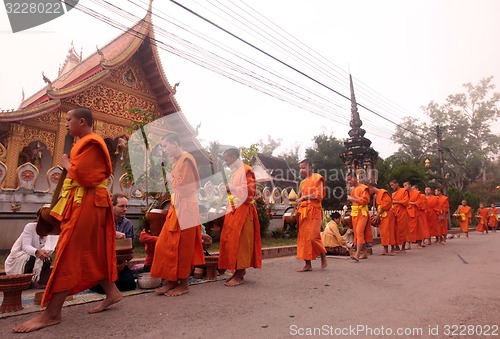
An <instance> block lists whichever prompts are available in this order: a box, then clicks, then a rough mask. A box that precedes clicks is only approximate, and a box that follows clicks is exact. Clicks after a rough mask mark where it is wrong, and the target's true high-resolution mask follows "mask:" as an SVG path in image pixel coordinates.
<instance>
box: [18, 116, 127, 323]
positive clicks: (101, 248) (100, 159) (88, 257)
mask: <svg viewBox="0 0 500 339" xmlns="http://www.w3.org/2000/svg"><path fill="white" fill-rule="evenodd" d="M92 124H93V117H92V113H91V112H90V110H89V109H88V108H84V107H78V108H75V109H72V110H70V111H69V112H68V113H67V115H66V128H67V129H68V132H69V134H70V135H71V136H73V137H74V138H76V139H78V140H77V141H76V144H75V145H74V146H73V148H72V150H71V154H70V156H69V157H68V155H66V154H63V156H62V158H61V166H62V167H64V168H65V169H67V171H68V175H67V178H66V180H65V181H64V186H63V192H62V196H63V197H67V199H64V198H63V199H59V202H58V203H57V204H56V206H55V207H54V208H53V209H52V212H51V215H53V216H54V217H56V218H57V219H58V220H60V221H61V233H60V235H59V242H58V245H57V251H56V259H55V262H54V268H53V269H52V273H51V275H50V278H49V282H48V284H47V287H46V289H45V293H44V296H43V299H42V307H43V306H44V305H46V304H47V303H48V305H47V308H45V310H44V311H43V312H42V313H41V314H39V315H37V316H36V317H34V318H32V319H30V320H28V321H26V322H24V323H22V324H20V325H18V326H17V327H15V328H14V329H13V331H14V332H31V331H35V330H38V329H41V328H44V327H47V326H51V325H55V324H58V323H59V322H61V311H62V306H63V303H64V300H65V299H66V297H67V296H68V295H71V294H75V293H78V292H81V291H83V290H86V289H88V288H90V287H92V286H94V285H95V284H96V283H99V284H100V285H101V286H102V287H103V289H104V291H105V292H106V298H105V299H104V300H103V301H101V302H100V303H99V305H97V306H96V307H94V308H92V309H90V310H89V313H96V312H100V311H103V310H105V309H106V308H108V307H109V306H110V305H112V304H114V303H117V302H119V301H120V300H121V299H122V295H121V293H120V291H118V289H117V288H116V286H115V284H114V283H113V282H114V281H115V280H116V279H117V270H116V252H115V236H116V235H115V233H116V231H115V225H114V221H113V209H112V203H111V199H110V197H109V193H108V189H107V182H108V178H109V177H110V176H111V174H112V166H111V159H110V156H109V153H108V149H107V147H106V143H105V142H104V140H103V139H102V138H101V137H100V136H98V135H96V134H94V133H93V132H92Z"/></svg>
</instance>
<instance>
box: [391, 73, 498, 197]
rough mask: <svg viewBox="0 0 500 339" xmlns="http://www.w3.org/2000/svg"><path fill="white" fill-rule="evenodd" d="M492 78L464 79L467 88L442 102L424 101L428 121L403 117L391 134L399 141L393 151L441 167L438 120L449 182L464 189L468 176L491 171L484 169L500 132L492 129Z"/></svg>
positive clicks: (495, 108)
mask: <svg viewBox="0 0 500 339" xmlns="http://www.w3.org/2000/svg"><path fill="white" fill-rule="evenodd" d="M492 80H493V77H488V78H485V79H482V80H481V81H479V83H478V84H477V85H473V84H471V83H467V84H465V85H464V88H465V93H459V94H454V95H450V96H448V98H447V99H446V101H445V103H444V104H438V103H436V102H434V101H432V102H431V103H429V104H428V105H427V107H423V110H424V113H425V114H426V115H427V117H428V118H429V119H430V122H424V121H420V120H417V119H415V118H405V119H404V121H403V122H402V123H401V124H400V125H399V126H397V127H396V132H395V133H394V135H393V136H392V139H393V140H394V141H395V142H396V143H398V144H399V145H400V148H399V150H398V152H397V153H395V154H394V157H397V158H399V159H401V160H403V161H408V160H410V159H414V160H416V161H417V162H418V163H423V161H424V160H425V159H426V158H428V159H429V160H430V162H431V167H430V170H431V171H432V172H434V173H439V167H438V166H439V154H438V144H437V135H436V126H440V129H441V131H442V146H443V147H442V148H443V151H444V172H445V173H446V176H445V180H446V183H447V184H448V186H454V187H457V188H458V189H460V190H462V189H464V188H466V187H467V185H468V184H469V183H471V182H475V181H477V180H479V179H481V180H483V181H484V180H486V179H487V177H491V176H492V173H488V169H489V168H491V163H492V161H495V160H496V158H498V148H499V146H500V134H498V133H495V132H493V131H492V130H491V126H492V124H494V123H496V122H497V120H498V118H500V109H499V104H500V93H498V92H494V91H493V90H494V89H495V85H494V84H493V83H492Z"/></svg>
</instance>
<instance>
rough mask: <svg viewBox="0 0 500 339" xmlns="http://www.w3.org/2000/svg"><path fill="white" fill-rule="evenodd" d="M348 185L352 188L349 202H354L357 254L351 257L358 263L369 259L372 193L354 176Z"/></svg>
mask: <svg viewBox="0 0 500 339" xmlns="http://www.w3.org/2000/svg"><path fill="white" fill-rule="evenodd" d="M346 181H347V183H348V184H349V186H350V187H351V193H350V195H349V196H348V197H347V200H348V201H350V202H352V206H351V218H352V229H353V231H354V245H355V246H356V253H354V254H353V255H352V256H351V259H353V260H355V261H356V262H358V261H359V259H368V252H367V250H366V243H367V242H369V241H370V239H369V238H370V235H371V227H372V226H371V223H370V212H369V211H368V203H369V202H370V191H369V190H368V186H366V185H365V184H360V183H359V182H358V179H357V178H356V177H355V175H354V174H348V175H347V178H346Z"/></svg>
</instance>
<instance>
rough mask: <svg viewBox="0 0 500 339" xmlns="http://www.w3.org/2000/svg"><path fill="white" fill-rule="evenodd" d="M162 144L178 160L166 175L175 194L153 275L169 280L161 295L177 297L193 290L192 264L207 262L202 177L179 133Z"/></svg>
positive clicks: (156, 256) (162, 232)
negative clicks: (200, 203) (199, 194)
mask: <svg viewBox="0 0 500 339" xmlns="http://www.w3.org/2000/svg"><path fill="white" fill-rule="evenodd" d="M161 146H162V147H163V150H164V151H165V152H166V153H167V155H168V156H169V157H170V158H174V159H175V163H174V165H173V169H172V172H168V173H167V174H166V179H167V180H168V182H169V184H170V186H171V188H172V190H173V193H172V195H171V205H170V208H169V210H168V214H167V218H166V220H165V224H164V225H163V228H162V230H161V232H160V235H159V236H158V240H157V241H156V248H155V253H154V257H153V263H152V266H151V272H150V275H151V277H156V278H163V279H165V281H166V283H165V285H163V286H162V287H160V288H157V289H156V290H155V292H156V293H157V294H159V295H162V294H163V295H165V296H167V297H176V296H180V295H183V294H185V293H188V292H189V285H188V279H189V275H190V274H191V269H192V267H194V266H197V265H203V264H204V263H205V259H204V255H203V245H202V237H201V225H200V213H199V207H198V197H197V191H198V189H199V188H200V176H199V174H198V168H197V165H196V160H195V159H194V157H193V156H192V155H191V154H189V153H188V152H186V151H184V150H183V148H182V145H181V141H180V138H179V136H178V135H177V134H175V133H169V134H167V135H166V136H164V137H163V139H162V140H161Z"/></svg>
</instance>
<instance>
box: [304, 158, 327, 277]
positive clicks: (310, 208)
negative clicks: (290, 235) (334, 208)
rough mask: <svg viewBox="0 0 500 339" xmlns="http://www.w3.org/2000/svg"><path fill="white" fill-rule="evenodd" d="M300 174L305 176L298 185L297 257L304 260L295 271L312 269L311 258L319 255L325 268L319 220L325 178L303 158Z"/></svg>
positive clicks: (324, 254)
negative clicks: (300, 266)
mask: <svg viewBox="0 0 500 339" xmlns="http://www.w3.org/2000/svg"><path fill="white" fill-rule="evenodd" d="M299 169H300V175H301V176H302V177H305V179H304V180H302V182H301V183H300V185H299V195H300V197H299V198H298V199H297V206H298V207H297V214H298V216H299V233H298V235H297V259H299V260H304V261H305V265H304V267H302V268H300V269H298V270H297V272H307V271H311V270H312V266H311V260H316V258H317V257H318V255H319V256H321V268H326V266H327V265H328V262H327V261H326V249H325V247H324V246H323V242H322V241H321V222H322V221H323V209H322V207H321V202H322V201H323V199H324V198H325V195H326V189H325V179H324V178H323V177H322V176H321V175H320V174H318V173H313V171H312V162H311V160H309V159H304V160H302V161H301V162H300V164H299Z"/></svg>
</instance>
